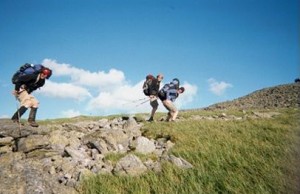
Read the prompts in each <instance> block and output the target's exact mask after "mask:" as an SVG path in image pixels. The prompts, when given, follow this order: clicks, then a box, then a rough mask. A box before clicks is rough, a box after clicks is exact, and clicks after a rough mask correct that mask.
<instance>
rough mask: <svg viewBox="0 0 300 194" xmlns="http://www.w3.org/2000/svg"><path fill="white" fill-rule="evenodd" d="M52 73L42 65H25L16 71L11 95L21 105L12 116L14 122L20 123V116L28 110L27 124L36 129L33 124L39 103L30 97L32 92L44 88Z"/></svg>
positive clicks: (35, 125) (36, 125) (35, 124)
mask: <svg viewBox="0 0 300 194" xmlns="http://www.w3.org/2000/svg"><path fill="white" fill-rule="evenodd" d="M51 75H52V71H51V70H50V69H49V68H47V67H44V66H42V65H32V64H28V63H26V64H25V65H23V66H22V67H21V68H20V70H19V71H17V72H16V73H15V74H14V76H13V78H12V82H13V84H15V90H14V91H13V95H14V96H15V97H16V99H18V101H19V102H20V103H21V105H20V108H19V109H18V110H17V111H16V112H15V114H14V115H13V116H12V118H11V119H12V120H13V121H14V122H18V123H19V122H20V118H21V117H22V115H23V114H24V113H25V112H26V111H27V109H28V108H30V113H29V117H28V123H29V125H30V126H32V127H38V126H39V125H38V124H37V123H36V122H35V118H36V113H37V109H38V106H39V101H38V100H37V99H36V98H35V97H34V96H33V95H31V93H32V92H33V91H35V90H36V89H38V88H40V87H42V86H44V84H45V79H49V77H50V76H51Z"/></svg>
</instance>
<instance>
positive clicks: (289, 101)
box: [204, 83, 300, 110]
mask: <svg viewBox="0 0 300 194" xmlns="http://www.w3.org/2000/svg"><path fill="white" fill-rule="evenodd" d="M299 107H300V83H291V84H283V85H277V86H273V87H268V88H263V89H260V90H256V91H254V92H252V93H250V94H247V95H245V96H242V97H239V98H237V99H234V100H231V101H225V102H220V103H216V104H213V105H210V106H208V107H205V108H204V110H217V109H219V110H225V109H274V108H299Z"/></svg>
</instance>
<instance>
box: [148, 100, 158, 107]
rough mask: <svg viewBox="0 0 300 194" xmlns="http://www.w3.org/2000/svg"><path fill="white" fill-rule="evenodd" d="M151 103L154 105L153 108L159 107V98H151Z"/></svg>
mask: <svg viewBox="0 0 300 194" xmlns="http://www.w3.org/2000/svg"><path fill="white" fill-rule="evenodd" d="M150 105H151V106H152V108H157V107H158V102H157V99H155V100H153V101H151V100H150Z"/></svg>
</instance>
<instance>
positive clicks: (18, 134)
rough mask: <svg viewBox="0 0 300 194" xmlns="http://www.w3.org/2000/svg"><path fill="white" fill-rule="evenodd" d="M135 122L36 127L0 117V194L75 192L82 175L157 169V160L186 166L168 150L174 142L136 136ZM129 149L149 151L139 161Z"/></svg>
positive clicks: (119, 120)
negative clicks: (111, 156) (114, 156)
mask: <svg viewBox="0 0 300 194" xmlns="http://www.w3.org/2000/svg"><path fill="white" fill-rule="evenodd" d="M141 126H142V123H138V122H137V121H136V120H135V119H134V118H133V117H122V118H121V117H120V118H116V119H113V120H108V119H101V120H99V121H93V122H91V121H86V122H75V123H65V124H61V125H58V124H55V125H48V126H44V125H41V126H40V127H38V128H32V127H30V126H19V125H18V124H15V123H13V122H12V121H11V120H9V119H0V173H1V176H0V193H3V194H4V193H5V194H15V193H18V194H27V193H30V194H35V193H47V194H48V193H66V194H68V193H77V189H78V186H79V182H80V180H81V179H82V178H84V177H85V176H88V175H91V174H114V175H116V176H120V175H130V176H138V175H140V174H142V173H144V172H146V171H148V170H152V171H155V172H159V171H160V170H161V162H162V161H168V162H171V163H173V164H174V165H176V166H178V167H180V168H192V165H191V164H190V163H189V162H187V161H185V160H184V159H182V158H177V157H176V156H173V155H169V154H168V151H169V149H170V148H172V146H173V145H174V143H172V142H170V140H168V139H164V138H159V139H158V140H154V139H148V138H146V137H144V136H142V135H141V131H140V128H141ZM112 153H119V154H122V155H124V156H123V157H122V158H121V159H120V160H119V161H110V160H109V159H107V157H106V156H107V155H109V154H112ZM134 153H139V154H144V155H145V156H147V154H151V158H150V157H149V158H148V159H146V160H145V161H142V160H141V159H140V158H139V157H138V156H136V155H135V154H134ZM153 154H154V155H155V156H156V159H154V158H153Z"/></svg>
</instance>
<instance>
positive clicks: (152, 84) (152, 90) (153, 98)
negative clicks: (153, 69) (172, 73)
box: [143, 74, 164, 122]
mask: <svg viewBox="0 0 300 194" xmlns="http://www.w3.org/2000/svg"><path fill="white" fill-rule="evenodd" d="M163 79H164V76H163V75H162V74H158V75H157V76H156V78H154V76H152V75H147V77H146V81H145V82H144V85H143V91H144V94H145V95H146V96H149V98H150V105H151V107H152V110H151V115H150V118H149V119H148V120H147V121H149V122H152V121H154V114H155V112H156V110H157V108H158V102H157V96H158V91H159V87H160V82H161V81H162V80H163Z"/></svg>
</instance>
